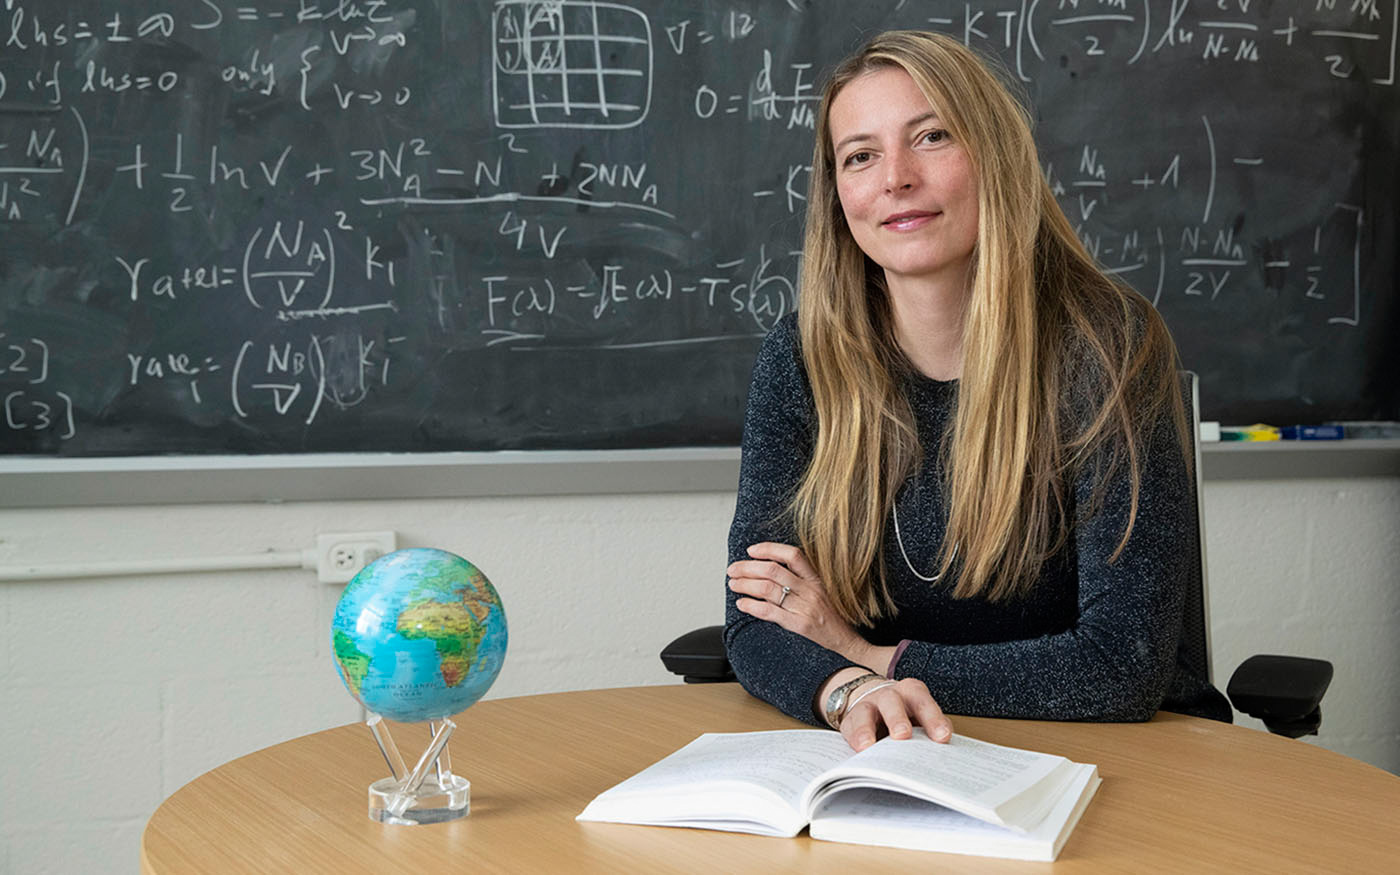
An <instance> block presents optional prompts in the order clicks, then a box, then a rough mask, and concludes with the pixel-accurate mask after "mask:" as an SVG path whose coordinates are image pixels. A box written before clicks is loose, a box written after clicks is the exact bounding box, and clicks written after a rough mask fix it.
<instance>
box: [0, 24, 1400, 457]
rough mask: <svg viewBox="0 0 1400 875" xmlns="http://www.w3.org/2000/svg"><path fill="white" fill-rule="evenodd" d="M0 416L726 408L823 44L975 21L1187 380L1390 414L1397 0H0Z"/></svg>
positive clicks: (105, 435)
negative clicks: (1188, 373) (1174, 350)
mask: <svg viewBox="0 0 1400 875" xmlns="http://www.w3.org/2000/svg"><path fill="white" fill-rule="evenodd" d="M0 3H3V7H0V395H3V401H4V412H3V420H2V421H0V450H3V452H5V453H7V454H41V455H117V456H120V455H132V454H143V455H144V454H169V453H184V454H208V453H237V454H241V453H257V454H262V453H312V452H339V451H407V452H420V451H438V450H494V449H505V448H514V449H544V448H577V449H589V448H630V447H666V446H682V445H700V446H703V445H726V444H734V443H736V442H737V441H738V438H739V431H740V421H741V414H742V407H743V402H744V397H745V394H746V391H747V380H748V372H749V368H750V365H751V362H752V360H753V356H754V353H755V351H756V349H757V345H758V343H759V341H760V339H761V337H762V336H763V334H764V333H765V332H766V331H767V330H768V329H769V328H770V327H771V326H772V324H773V323H774V322H775V321H776V320H777V319H779V318H780V317H781V316H782V315H783V314H784V313H787V312H789V311H791V310H792V309H793V308H794V306H795V305H796V301H795V294H794V288H795V281H796V278H797V274H798V269H799V258H798V252H797V249H798V246H799V240H800V230H801V222H802V209H803V205H804V202H803V193H804V192H805V189H806V174H807V172H808V170H807V164H808V162H809V160H810V137H811V127H812V114H813V111H814V109H815V106H816V100H817V94H818V92H819V86H820V81H821V77H822V74H823V71H824V70H825V69H827V68H829V66H830V65H831V64H833V63H834V62H835V61H836V60H838V59H839V58H840V57H841V56H843V55H844V54H846V53H847V52H849V51H850V50H851V49H852V48H854V47H855V46H856V45H858V44H859V43H860V42H861V41H862V40H863V39H864V38H866V37H868V36H869V35H871V34H872V33H874V32H877V31H879V30H882V29H886V28H889V27H920V28H931V29H937V30H941V31H945V32H948V33H952V34H955V35H956V36H958V37H960V38H962V39H964V40H965V41H966V42H967V43H969V44H970V45H972V46H974V47H976V48H978V49H980V50H983V51H985V52H987V53H990V54H992V55H995V56H997V57H999V58H1000V59H1001V60H1002V61H1003V63H1004V64H1005V66H1006V67H1007V69H1008V70H1009V71H1010V75H1011V76H1012V77H1013V78H1015V79H1017V80H1019V81H1020V82H1021V83H1022V85H1023V87H1024V90H1025V93H1026V95H1027V97H1028V99H1029V101H1030V103H1031V105H1032V107H1033V110H1034V114H1035V116H1036V119H1037V124H1038V128H1037V136H1038V138H1039V141H1040V143H1041V148H1042V156H1043V161H1044V167H1045V172H1046V174H1047V177H1048V178H1049V179H1050V180H1051V182H1052V184H1053V185H1054V186H1055V187H1056V190H1057V192H1058V193H1059V194H1060V200H1061V203H1062V205H1063V206H1064V208H1065V210H1066V211H1067V213H1068V214H1069V215H1070V217H1071V219H1072V220H1073V221H1074V223H1075V224H1076V225H1077V226H1078V227H1079V229H1080V233H1081V234H1082V236H1083V238H1084V239H1085V241H1086V242H1087V243H1088V245H1089V246H1090V248H1091V249H1092V250H1093V251H1094V252H1095V253H1096V254H1097V256H1098V257H1099V259H1100V260H1101V261H1102V262H1103V264H1104V265H1105V266H1106V267H1108V268H1109V269H1111V270H1113V271H1115V272H1116V273H1118V274H1119V275H1120V276H1122V277H1123V279H1125V280H1127V281H1128V282H1130V283H1132V284H1133V285H1134V286H1135V287H1136V288H1138V289H1139V290H1140V291H1141V292H1143V294H1145V295H1146V296H1147V297H1148V298H1149V299H1151V300H1152V301H1153V302H1154V303H1155V304H1156V305H1157V306H1158V308H1159V309H1160V310H1161V312H1162V313H1163V314H1164V315H1165V317H1166V319H1167V321H1168V323H1169V324H1170V325H1171V327H1172V329H1173V332H1174V333H1175V335H1176V337H1177V340H1178V343H1179V345H1180V347H1181V350H1182V354H1183V357H1184V360H1185V364H1186V365H1187V366H1188V367H1191V368H1193V369H1195V370H1197V371H1198V372H1200V374H1201V375H1202V382H1203V386H1202V390H1203V398H1204V413H1205V416H1206V417H1207V418H1213V419H1221V420H1226V421H1235V422H1248V421H1255V420H1268V421H1274V422H1295V421H1297V422H1307V421H1317V420H1321V419H1328V418H1348V419H1359V418H1378V417H1379V418H1397V417H1400V388H1397V387H1400V381H1397V380H1396V379H1395V376H1396V374H1397V372H1400V368H1397V364H1400V362H1398V361H1397V348H1400V341H1398V340H1397V336H1398V335H1397V330H1396V329H1397V326H1400V315H1398V314H1397V305H1400V293H1397V288H1396V276H1397V269H1396V268H1397V265H1396V240H1397V233H1396V226H1395V209H1396V204H1397V201H1400V180H1398V179H1397V170H1396V165H1397V162H1396V155H1397V154H1400V112H1397V109H1398V108H1400V101H1397V98H1396V84H1395V80H1396V43H1397V28H1396V24H1397V12H1400V3H1397V0H1358V2H1351V0H1338V2H1332V0H1309V2H1307V3H1301V4H1298V3H1277V2H1266V0H1218V2H1209V3H1207V2H1195V3H1190V2H1188V0H1162V2H1158V0H1131V2H1129V0H1104V2H1091V0H1003V2H995V0H987V2H976V3H970V4H969V3H964V2H941V0H939V2H917V0H888V2H861V3H847V2H835V0H833V2H799V0H786V2H785V0H765V2H737V0H736V2H728V3H711V2H700V0H692V2H645V0H624V2H585V0H564V2H546V3H540V2H518V0H501V2H463V0H276V2H275V0H149V2H147V0H122V2H97V0H66V2H64V3H61V4H60V3H52V2H47V0H45V2H40V0H0Z"/></svg>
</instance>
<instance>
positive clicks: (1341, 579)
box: [0, 479, 1400, 875]
mask: <svg viewBox="0 0 1400 875" xmlns="http://www.w3.org/2000/svg"><path fill="white" fill-rule="evenodd" d="M1206 501H1207V508H1206V513H1207V517H1208V519H1209V520H1210V535H1209V539H1208V549H1209V555H1210V574H1211V581H1212V600H1211V610H1212V628H1213V634H1214V642H1213V643H1214V647H1215V658H1216V671H1217V681H1218V683H1220V684H1221V685H1222V686H1223V684H1224V682H1225V679H1226V678H1227V677H1228V671H1229V670H1230V669H1232V668H1233V667H1234V665H1235V664H1237V663H1238V662H1239V661H1240V660H1241V659H1243V658H1244V656H1246V655H1248V654H1250V653H1254V652H1285V653H1306V654H1311V655H1315V656H1320V657H1323V658H1327V659H1331V660H1333V661H1334V663H1336V665H1337V678H1336V680H1335V681H1334V682H1333V686H1332V689H1331V691H1330V692H1329V693H1328V696H1327V700H1326V705H1325V708H1324V722H1323V732H1322V736H1321V737H1320V738H1319V739H1318V740H1317V741H1316V743H1320V744H1322V745H1324V746H1326V747H1330V748H1332V749H1335V750H1338V751H1341V752H1343V753H1347V754H1350V755H1352V756H1357V757H1359V758H1361V759H1364V760H1367V761H1369V762H1372V763H1375V764H1377V765H1379V766H1382V767H1384V768H1387V769H1390V770H1392V771H1400V643H1397V642H1400V637H1398V636H1397V634H1396V633H1397V631H1400V586H1397V585H1396V583H1397V581H1396V570H1395V569H1397V568H1400V544H1397V537H1396V533H1397V531H1400V525H1397V522H1400V479H1356V480H1338V481H1324V480H1298V481H1287V482H1262V483H1261V482H1250V483H1245V482H1213V483H1209V484H1207V489H1206ZM732 510H733V496H732V495H731V494H711V493H705V494H683V495H679V494H669V495H634V496H583V497H570V498H544V497H542V498H498V499H472V500H466V499H463V500H446V499H444V500H432V501H381V502H373V501H364V502H339V503H334V504H331V503H315V502H308V503H292V504H266V505H190V506H169V507H128V508H92V509H56V510H7V511H0V565H11V564H17V563H43V562H54V561H72V562H78V561H92V560H97V559H104V558H111V559H140V558H148V557H168V556H181V555H207V554H225V553H239V552H259V551H263V550H279V551H280V550H299V549H301V548H303V547H307V546H309V545H310V544H311V543H312V542H313V540H314V536H315V534H316V533H317V532H320V531H333V530H356V529H361V528H364V529H381V528H392V529H395V530H397V531H398V532H399V535H400V544H401V546H437V547H442V548H444V549H448V550H452V551H454V552H457V553H460V554H462V555H464V556H466V557H468V558H470V559H471V560H473V561H474V562H476V563H477V564H478V565H479V566H480V567H481V568H482V569H483V570H484V571H485V572H486V574H487V575H488V576H489V577H490V578H491V579H492V581H493V583H494V584H495V585H496V587H497V589H498V590H499V591H500V592H501V595H502V598H503V600H504V601H505V605H506V612H507V616H508V617H509V621H510V633H511V641H510V651H509V655H508V657H507V659H506V664H505V668H504V670H503V671H502V673H501V676H500V678H499V680H498V681H497V683H496V685H495V687H494V688H493V689H492V691H491V694H490V695H491V696H493V697H494V696H511V695H521V694H528V693H537V692H545V691H554V690H568V689H582V688H591V687H606V686H623V685H631V684H654V683H670V682H672V680H673V678H672V677H671V676H670V675H668V674H666V673H665V671H664V669H662V667H661V665H660V662H659V660H658V659H657V656H656V654H657V652H658V651H659V649H660V648H661V646H662V645H663V644H665V643H666V641H668V640H670V638H671V637H673V636H674V635H676V634H679V633H680V632H682V631H685V630H686V629H689V628H691V627H693V626H697V625H702V624H706V623H714V622H719V621H720V620H721V619H722V608H721V580H722V568H723V565H724V555H725V532H726V528H727V525H728V520H729V516H730V514H731V513H732ZM338 595H339V587H334V586H326V585H321V584H317V583H316V582H315V578H314V575H313V574H312V573H310V572H305V571H259V572H237V573H223V574H200V575H168V576H164V577H152V578H146V579H139V578H114V579H108V580H98V581H89V582H48V583H38V582H36V583H25V584H3V583H0V713H3V715H4V717H3V719H0V788H3V791H2V792H0V872H14V873H24V875H29V873H45V872H74V873H87V872H108V871H135V870H136V868H137V848H138V844H139V839H140V834H141V830H142V828H143V826H144V824H145V821H146V819H147V818H148V817H149V816H150V814H151V812H152V811H153V810H154V809H155V808H156V806H157V805H158V804H159V803H160V801H161V800H162V799H164V798H165V797H166V796H168V795H169V794H170V793H172V792H174V791H175V790H176V789H177V788H178V787H180V786H181V785H182V784H184V783H185V782H187V781H189V780H190V779H192V778H194V777H196V776H197V775H199V774H200V773H202V772H204V771H205V770H207V769H210V768H212V767H214V766H216V765H219V764H220V763H223V762H225V761H227V760H229V759H231V758H233V757H236V756H239V755H241V754H244V753H247V752H249V751H252V750H256V749H258V748H260V747H263V746H266V745H269V744H273V743H275V742H278V741H282V740H285V739H287V738H291V737H294V736H296V735H300V734H304V733H307V732H312V731H315V730H317V729H322V728H325V727H329V726H334V725H339V724H342V723H346V722H350V721H353V720H355V719H357V718H358V716H359V710H358V707H357V706H356V705H355V703H354V702H353V700H352V699H351V698H350V696H349V694H348V693H346V692H345V690H344V689H343V688H342V687H341V685H340V682H339V680H338V678H337V677H336V674H335V670H334V668H333V667H332V665H331V659H330V655H329V652H328V637H329V625H330V618H331V613H332V611H333V609H334V605H335V601H336V599H337V597H338Z"/></svg>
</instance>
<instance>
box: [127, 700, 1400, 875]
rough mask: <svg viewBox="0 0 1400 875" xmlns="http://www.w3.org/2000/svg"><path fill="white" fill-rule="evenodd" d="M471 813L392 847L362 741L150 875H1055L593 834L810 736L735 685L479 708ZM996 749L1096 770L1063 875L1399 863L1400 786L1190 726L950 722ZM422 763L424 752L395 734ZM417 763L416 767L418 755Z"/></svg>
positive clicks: (337, 740)
mask: <svg viewBox="0 0 1400 875" xmlns="http://www.w3.org/2000/svg"><path fill="white" fill-rule="evenodd" d="M454 719H455V720H456V721H457V724H458V729H457V731H456V733H455V734H454V736H453V738H452V743H451V748H452V765H453V770H454V771H455V772H457V773H459V774H462V775H465V776H466V777H467V778H468V779H470V781H471V783H472V788H471V814H470V815H469V816H467V817H466V818H464V819H462V820H458V821H455V822H452V823H446V824H437V825H433V826H388V825H384V824H380V823H376V822H374V821H371V820H370V819H369V817H368V815H367V814H366V795H365V794H366V787H367V786H368V785H369V784H370V783H371V782H372V781H374V780H376V779H378V778H381V777H383V776H384V775H385V774H387V770H386V768H385V766H384V761H383V759H382V758H381V757H380V755H379V750H378V748H376V747H375V744H374V741H373V738H372V737H371V735H370V732H369V730H368V729H366V728H365V727H364V726H363V725H360V724H352V725H349V726H342V727H339V728H337V729H330V730H326V731H324V732H317V733H314V734H312V735H307V736H304V737H302V738H297V739H293V740H292V741H288V742H284V743H282V744H278V745H274V746H272V747H269V748H266V749H264V750H260V751H258V752H256V753H252V754H249V755H247V756H245V757H241V758H239V759H236V760H234V761H232V762H230V763H227V764H225V765H223V766H220V767H218V768H216V769H214V770H212V771H210V772H207V773H206V774H204V775H202V776H200V777H198V778H196V779H195V780H193V781H191V782H190V783H189V784H186V785H185V786H184V787H182V788H181V789H180V790H178V791H177V792H176V793H175V794H174V795H172V796H171V797H170V798H169V799H167V800H166V801H165V802H164V804H162V805H161V806H160V808H158V809H157V810H156V812H155V814H154V815H152V816H151V819H150V822H149V823H148V824H147V825H146V830H145V833H144V835H143V836H142V839H141V870H142V872H145V873H153V875H165V873H181V875H188V873H202V872H211V873H228V872H259V873H269V872H296V873H317V872H327V873H336V875H345V873H354V872H376V873H382V872H413V873H422V872H448V871H453V872H467V871H470V872H683V871H694V872H706V873H729V872H743V871H761V872H774V871H784V872H787V871H790V872H802V873H817V872H841V873H847V875H848V873H851V872H857V871H877V870H878V871H895V870H901V869H904V868H913V867H918V868H921V869H922V868H939V869H943V870H953V871H976V872H1002V871H1005V872H1012V871H1015V872H1025V871H1027V870H1028V868H1031V867H1036V866H1044V865H1046V864H1035V863H1021V862H1014V861H1010V860H997V859H990V858H980V857H962V856H954V855H944V854H926V853H921V852H915V851H899V850H892V849H886V848H875V847H867V846H859V845H842V844H836V843H831V842H820V841H813V840H811V839H809V838H808V837H807V836H806V834H805V833H804V834H803V835H801V836H799V837H797V838H795V839H786V838H765V837H761V836H749V835H736V834H730V833H720V832H712V831H707V830H689V829H673V828H661V827H641V826H625V825H618V824H601V823H578V822H576V821H575V820H574V815H576V814H578V812H579V811H581V810H582V809H583V807H584V805H585V804H587V803H588V801H589V800H590V799H592V798H593V797H594V796H596V795H597V794H598V793H600V792H602V791H603V790H605V789H607V788H608V787H610V786H612V785H613V784H616V783H617V782H619V781H621V780H622V779H624V778H626V777H628V776H630V775H632V774H634V773H635V772H638V771H640V770H641V769H642V768H644V767H646V766H647V765H650V764H651V763H653V762H655V761H656V760H659V759H661V758H662V757H663V756H665V755H667V754H669V753H671V752H672V751H674V750H676V749H677V748H680V747H681V746H682V745H684V744H685V743H687V742H689V741H690V740H692V739H693V738H695V737H696V736H697V735H699V734H700V733H701V732H735V731H746V730H756V729H784V728H792V727H795V726H798V725H800V724H798V723H796V721H793V720H791V719H789V718H787V717H785V716H783V715H781V714H779V713H778V712H777V711H775V710H773V709H772V708H770V707H769V706H767V705H765V704H763V703H761V702H758V701H757V700H755V699H752V698H750V697H749V696H748V694H747V693H745V692H744V691H743V690H742V689H741V688H740V687H739V686H738V685H737V684H715V685H700V686H661V687H635V688H628V689H616V690H595V691H588V692H578V693H554V694H549V695H540V696H525V697H521V698H516V699H496V700H492V701H487V702H481V703H479V704H477V705H476V706H474V707H472V708H470V709H469V710H467V711H465V712H463V713H462V714H460V715H458V717H456V718H454ZM954 725H955V727H956V728H957V731H958V732H960V733H963V734H965V735H969V736H972V737H975V738H980V739H983V740H986V741H992V742H996V743H998V744H1007V745H1013V746H1015V747H1024V748H1030V749H1033V750H1040V751H1045V752H1049V753H1056V754H1061V755H1064V756H1067V757H1069V758H1070V759H1072V760H1077V761H1079V762H1086V763H1096V764H1097V765H1098V767H1099V774H1100V775H1101V776H1102V777H1103V785H1102V786H1101V787H1100V788H1099V791H1098V794H1097V795H1096V796H1095V798H1094V800H1093V802H1092V803H1091V804H1090V806H1089V809H1088V811H1087V812H1085V814H1084V818H1083V820H1082V821H1081V822H1080V823H1079V826H1078V827H1077V828H1076V830H1075V832H1074V834H1073V835H1072V836H1071V837H1070V840H1069V842H1068V844H1067V845H1066V846H1065V848H1064V851H1063V852H1062V853H1061V854H1060V858H1059V860H1058V861H1057V862H1056V863H1055V864H1054V865H1055V866H1056V867H1057V868H1062V869H1064V870H1065V871H1067V872H1100V871H1119V872H1129V871H1130V872H1149V871H1173V872H1205V871H1222V872H1227V871H1228V872H1241V871H1245V872H1269V871H1280V872H1298V871H1332V872H1347V871H1350V872H1358V873H1360V872H1379V871H1394V867H1395V865H1396V860H1397V859H1400V777H1397V776H1395V775H1392V774H1390V773H1388V772H1385V771H1382V770H1380V769H1377V768H1374V767H1372V766H1368V765H1365V764H1364V763H1361V762H1358V761H1356V760H1353V759H1350V758H1348V757H1344V756H1342V755H1340V754H1335V753H1331V752H1330V751H1326V750H1322V749H1320V748H1317V747H1313V746H1312V745H1309V744H1305V743H1303V742H1301V741H1294V740H1290V739H1285V738H1280V737H1277V736H1273V735H1268V734H1265V733H1263V732H1259V731H1256V730H1252V729H1244V728H1241V727H1238V726H1229V725H1225V724H1221V723H1215V722H1212V721H1207V720H1200V719H1196V718H1192V717H1183V716H1180V715H1176V714H1167V713H1162V714H1159V715H1158V716H1157V717H1156V718H1154V719H1153V720H1152V721H1150V722H1148V723H1135V724H1089V723H1050V722H1039V721H1025V720H993V719H987V718H972V717H957V718H954ZM394 732H395V738H396V739H397V740H398V743H399V745H400V747H402V748H404V752H405V756H406V757H407V756H414V757H416V755H417V752H418V751H420V750H421V749H422V748H423V747H424V746H425V745H426V742H427V731H426V729H424V728H423V727H421V726H402V727H400V726H395V727H394ZM409 751H412V754H410V753H409Z"/></svg>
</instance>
